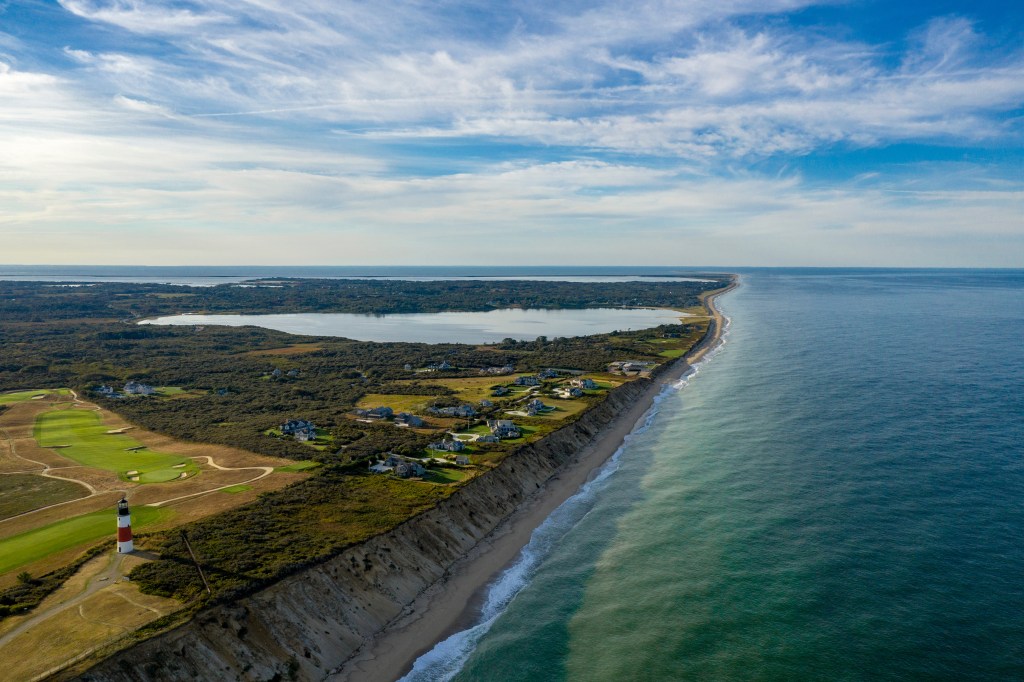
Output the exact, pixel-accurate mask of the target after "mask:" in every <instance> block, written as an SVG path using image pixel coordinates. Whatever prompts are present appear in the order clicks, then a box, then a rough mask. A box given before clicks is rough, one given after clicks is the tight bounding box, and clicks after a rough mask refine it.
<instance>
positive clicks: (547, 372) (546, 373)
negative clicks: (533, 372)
mask: <svg viewBox="0 0 1024 682" xmlns="http://www.w3.org/2000/svg"><path fill="white" fill-rule="evenodd" d="M537 376H538V377H540V378H541V379H554V378H555V377H557V376H558V371H557V370H554V369H551V368H550V367H549V368H548V369H542V370H541V371H540V372H538V373H537Z"/></svg>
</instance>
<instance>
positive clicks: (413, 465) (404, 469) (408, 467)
mask: <svg viewBox="0 0 1024 682" xmlns="http://www.w3.org/2000/svg"><path fill="white" fill-rule="evenodd" d="M384 466H388V467H392V469H393V470H394V472H395V475H396V476H398V477H399V478H411V477H412V476H425V475H426V473H427V470H426V469H425V468H424V467H423V465H422V464H420V463H419V462H417V461H416V460H414V459H411V458H409V457H402V456H401V455H395V454H391V455H388V458H387V459H385V460H384Z"/></svg>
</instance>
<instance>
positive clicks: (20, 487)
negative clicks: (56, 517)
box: [0, 474, 89, 519]
mask: <svg viewBox="0 0 1024 682" xmlns="http://www.w3.org/2000/svg"><path fill="white" fill-rule="evenodd" d="M88 494H89V491H87V490H86V489H85V488H84V487H82V486H80V485H78V484H77V483H72V482H71V481H62V480H59V479H56V478H46V477H45V476H40V475H38V474H8V475H6V476H0V519H7V518H10V517H12V516H16V515H18V514H23V513H25V512H27V511H32V510H33V509H39V508H40V507H46V506H48V505H51V504H57V503H58V502H67V501H68V500H76V499H78V498H79V497H85V496H86V495H88Z"/></svg>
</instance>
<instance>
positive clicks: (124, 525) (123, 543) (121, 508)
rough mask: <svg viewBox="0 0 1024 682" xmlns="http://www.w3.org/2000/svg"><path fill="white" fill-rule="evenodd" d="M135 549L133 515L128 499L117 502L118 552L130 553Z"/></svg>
mask: <svg viewBox="0 0 1024 682" xmlns="http://www.w3.org/2000/svg"><path fill="white" fill-rule="evenodd" d="M134 549H135V544H134V543H133V542H132V517H131V514H129V513H128V500H126V499H125V498H123V497H122V498H121V501H120V502H118V503H117V553H118V554H128V553H129V552H131V551H133V550H134Z"/></svg>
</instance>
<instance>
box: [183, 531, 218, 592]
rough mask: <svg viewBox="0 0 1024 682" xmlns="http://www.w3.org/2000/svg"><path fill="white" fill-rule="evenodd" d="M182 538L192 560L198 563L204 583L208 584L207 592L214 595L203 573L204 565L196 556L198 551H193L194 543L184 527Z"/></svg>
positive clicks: (197, 568) (198, 569) (197, 567)
mask: <svg viewBox="0 0 1024 682" xmlns="http://www.w3.org/2000/svg"><path fill="white" fill-rule="evenodd" d="M181 539H182V540H184V541H185V547H186V548H188V553H189V556H191V557H192V561H193V562H194V563H195V565H196V570H197V571H199V577H200V578H202V579H203V585H205V586H206V594H208V595H210V596H213V590H211V589H210V583H208V582H206V575H205V574H204V573H203V567H202V566H200V565H199V559H197V558H196V553H195V552H193V551H192V543H190V542H189V541H188V535H186V533H185V531H184V529H182V531H181Z"/></svg>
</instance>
